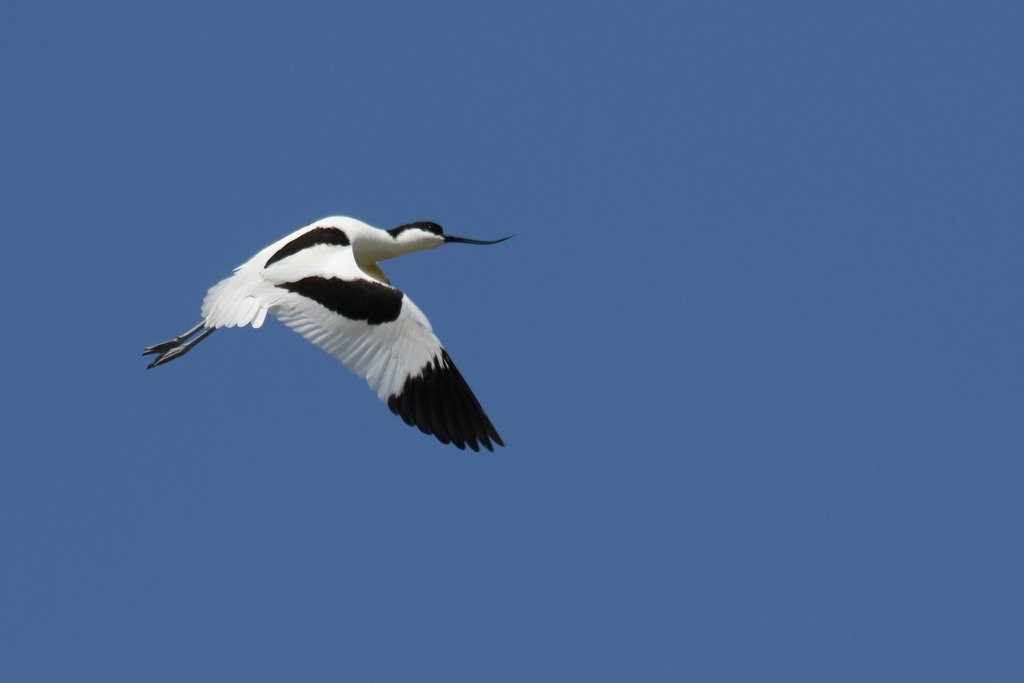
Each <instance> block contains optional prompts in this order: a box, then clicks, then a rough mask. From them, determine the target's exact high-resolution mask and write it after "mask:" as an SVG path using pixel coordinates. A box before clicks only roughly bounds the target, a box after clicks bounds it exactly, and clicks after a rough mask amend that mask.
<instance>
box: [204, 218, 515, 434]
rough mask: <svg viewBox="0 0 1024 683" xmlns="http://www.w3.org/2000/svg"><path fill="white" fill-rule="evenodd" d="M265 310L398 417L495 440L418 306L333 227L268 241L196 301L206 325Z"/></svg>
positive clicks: (238, 321)
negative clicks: (363, 262) (373, 271)
mask: <svg viewBox="0 0 1024 683" xmlns="http://www.w3.org/2000/svg"><path fill="white" fill-rule="evenodd" d="M234 279H237V281H236V282H234V283H232V284H228V283H231V281H232V280H234ZM218 288H221V290H220V291H217V290H218ZM236 290H244V291H236ZM229 299H233V301H232V305H228V304H227V303H225V302H227V301H228V300H229ZM208 305H209V307H208ZM268 311H269V312H270V313H271V314H273V315H274V316H276V317H277V318H278V319H279V320H281V322H283V323H284V324H285V325H287V326H288V327H291V328H292V329H293V330H295V331H296V332H298V333H299V334H301V335H302V336H303V337H305V338H306V339H308V340H309V341H310V342H312V343H313V344H315V345H317V346H319V347H320V348H321V349H323V350H325V351H327V352H328V353H330V354H331V355H332V356H334V357H335V358H337V359H338V360H340V361H341V362H342V363H344V364H345V366H346V367H348V369H349V370H351V371H352V372H354V373H355V374H357V375H359V376H360V377H362V378H363V379H364V380H366V382H367V384H369V385H370V388H371V389H373V390H374V391H375V392H376V393H377V397H378V398H380V400H381V401H383V402H385V403H386V404H387V405H388V408H390V409H391V411H392V412H393V413H395V414H396V415H399V416H400V417H401V418H402V419H403V420H405V422H406V423H407V424H410V425H415V426H417V427H419V429H420V431H422V432H423V433H425V434H433V435H434V436H435V437H437V439H438V440H440V441H441V442H442V443H453V444H455V445H456V446H457V447H459V448H465V447H466V446H469V447H470V448H471V449H473V450H479V445H483V446H484V447H485V448H487V449H488V450H493V449H494V448H493V445H492V442H493V443H496V444H498V445H504V444H503V443H502V440H501V437H500V436H498V433H497V431H496V430H495V428H494V425H492V424H491V421H490V420H489V419H488V417H487V415H486V414H485V413H484V411H483V409H482V408H481V407H480V403H479V402H478V401H477V399H476V397H475V396H474V395H473V392H472V390H470V388H469V386H468V385H467V384H466V381H465V380H464V379H463V377H462V375H461V374H460V373H459V371H458V369H457V368H456V367H455V365H454V363H452V360H451V358H450V357H449V356H448V354H447V352H446V351H445V350H444V348H443V347H442V346H441V342H440V341H439V340H438V338H437V337H436V336H435V335H434V332H433V330H432V329H431V326H430V322H429V321H428V320H427V318H426V316H425V315H423V312H422V311H420V309H419V308H418V307H417V306H416V304H414V303H413V302H412V301H411V300H410V299H409V298H408V297H407V296H405V295H404V294H403V293H402V292H401V291H400V290H398V289H396V288H394V287H392V286H391V285H389V284H387V283H386V280H384V281H381V280H380V279H374V278H373V277H370V275H369V274H368V273H367V272H365V271H363V270H362V269H361V268H360V267H359V266H358V264H357V263H356V261H355V258H354V255H353V253H352V248H351V246H350V245H349V244H348V240H347V238H346V237H345V235H344V232H343V231H341V230H340V229H337V228H323V227H321V228H314V229H312V230H308V229H304V230H302V231H299V232H298V233H293V234H292V235H289V236H288V237H286V238H284V239H283V240H281V241H280V242H277V243H275V244H273V245H271V246H270V247H268V248H267V249H264V250H263V251H262V252H260V253H259V254H257V255H256V256H255V257H254V258H253V259H251V260H250V261H249V262H248V263H246V264H244V265H242V266H240V267H239V269H238V270H237V271H236V273H235V275H233V276H232V277H231V278H228V280H226V281H224V282H222V283H220V284H218V285H216V286H214V288H212V289H211V290H210V293H209V295H208V296H207V301H206V302H204V306H203V314H204V316H206V317H207V325H208V326H213V327H220V326H228V325H230V324H232V323H233V324H235V325H246V324H253V325H254V326H258V325H256V323H257V322H260V323H262V316H265V315H266V313H267V312H268ZM227 313H232V314H231V315H228V314H227ZM218 314H220V317H219V318H218V317H217V316H218ZM218 322H220V323H221V324H219V325H218V324H216V323H218Z"/></svg>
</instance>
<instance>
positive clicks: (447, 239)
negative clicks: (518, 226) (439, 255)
mask: <svg viewBox="0 0 1024 683" xmlns="http://www.w3.org/2000/svg"><path fill="white" fill-rule="evenodd" d="M509 237H512V235H509V236H508V237H502V238H501V239H500V240H471V239H469V238H468V237H453V236H451V235H445V236H444V241H445V242H456V243H457V244H497V243H498V242H504V241H505V240H507V239H508V238H509Z"/></svg>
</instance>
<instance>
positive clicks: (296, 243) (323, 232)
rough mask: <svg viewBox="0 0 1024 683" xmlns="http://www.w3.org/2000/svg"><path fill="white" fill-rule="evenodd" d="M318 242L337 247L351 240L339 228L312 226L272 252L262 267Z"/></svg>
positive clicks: (348, 244)
mask: <svg viewBox="0 0 1024 683" xmlns="http://www.w3.org/2000/svg"><path fill="white" fill-rule="evenodd" d="M318 244H336V245H338V246H339V247H347V246H350V245H351V242H349V239H348V235H346V234H345V231H344V230H342V229H341V228H313V229H312V230H310V231H308V232H304V233H302V234H301V235H299V236H298V237H296V238H295V239H293V240H292V241H291V242H289V243H288V244H286V245H284V246H283V247H281V248H280V249H278V250H277V251H276V252H274V255H273V256H271V257H270V258H269V259H267V262H266V263H264V264H263V267H264V268H266V267H267V266H269V265H270V264H271V263H276V262H277V261H280V260H281V259H283V258H285V257H287V256H291V255H292V254H297V253H299V252H300V251H302V250H303V249H308V248H310V247H315V246H316V245H318Z"/></svg>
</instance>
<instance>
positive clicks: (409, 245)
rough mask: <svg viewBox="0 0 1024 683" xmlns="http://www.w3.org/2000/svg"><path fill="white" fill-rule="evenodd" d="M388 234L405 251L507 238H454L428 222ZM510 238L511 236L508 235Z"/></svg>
mask: <svg viewBox="0 0 1024 683" xmlns="http://www.w3.org/2000/svg"><path fill="white" fill-rule="evenodd" d="M388 234H390V235H391V237H393V238H394V240H395V242H396V243H397V244H399V245H401V246H403V247H405V251H420V250H423V249H434V248H435V247H439V246H441V245H442V244H448V243H451V242H454V243H456V244H497V243H498V242H504V241H505V240H507V239H508V237H502V238H501V239H498V240H474V239H469V238H468V237H455V236H453V235H446V234H444V230H443V229H442V228H441V226H440V225H438V224H437V223H431V222H430V221H419V222H417V223H406V224H405V225H400V226H398V227H397V228H392V229H390V230H388ZM509 237H511V235H509Z"/></svg>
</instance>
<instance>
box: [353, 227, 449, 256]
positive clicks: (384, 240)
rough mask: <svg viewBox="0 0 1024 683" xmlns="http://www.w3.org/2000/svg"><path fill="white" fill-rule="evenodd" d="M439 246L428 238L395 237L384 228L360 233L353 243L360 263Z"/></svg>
mask: <svg viewBox="0 0 1024 683" xmlns="http://www.w3.org/2000/svg"><path fill="white" fill-rule="evenodd" d="M437 246H440V245H439V244H437V243H434V242H428V241H426V240H417V239H410V238H404V239H403V238H402V236H401V235H400V236H399V238H398V239H395V238H394V237H392V236H391V235H390V234H388V233H387V232H386V231H384V230H374V231H373V232H372V233H367V234H364V235H360V237H359V239H358V241H353V243H352V249H353V251H354V253H355V257H356V261H358V262H359V263H368V262H373V263H376V262H377V261H386V260H387V259H390V258H395V257H396V256H402V255H403V254H411V253H412V252H414V251H423V250H424V249H433V248H434V247H437Z"/></svg>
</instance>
